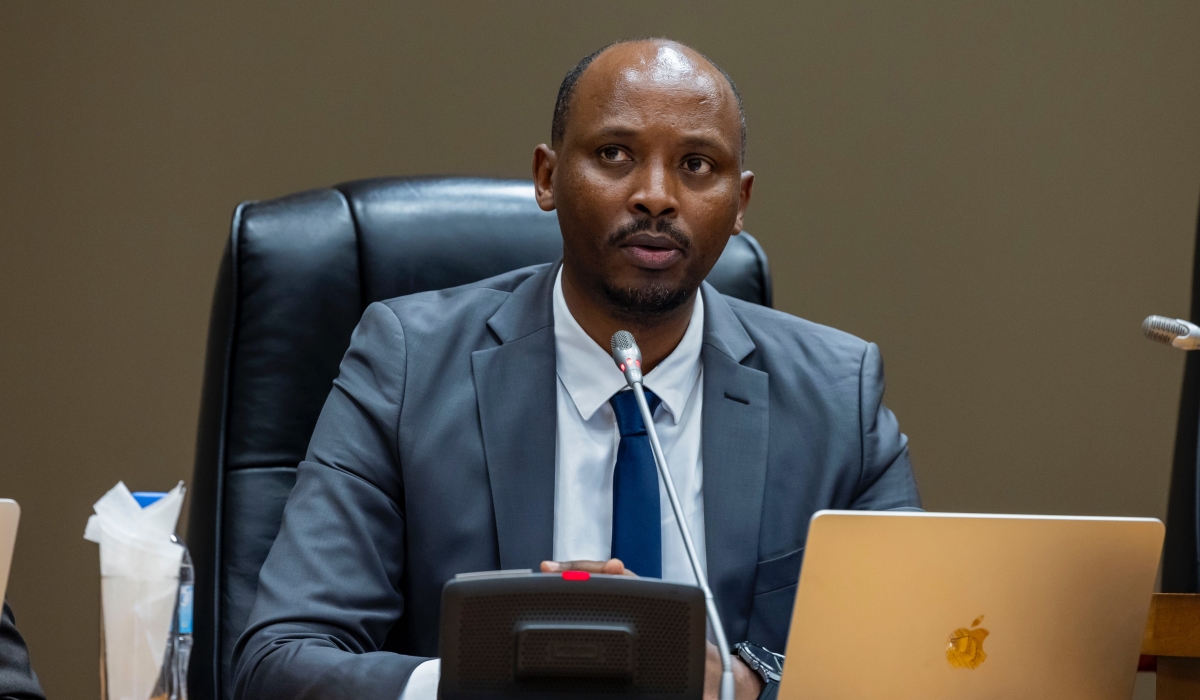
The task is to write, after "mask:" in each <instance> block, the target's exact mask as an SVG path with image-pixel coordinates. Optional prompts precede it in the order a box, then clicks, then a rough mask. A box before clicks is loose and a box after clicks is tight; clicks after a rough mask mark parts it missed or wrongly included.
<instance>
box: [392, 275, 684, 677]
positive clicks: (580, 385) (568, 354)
mask: <svg viewBox="0 0 1200 700" xmlns="http://www.w3.org/2000/svg"><path fill="white" fill-rule="evenodd" d="M703 341H704V299H703V297H702V296H701V295H700V294H698V293H697V294H696V302H695V305H694V306H693V308H692V318H691V321H690V322H689V323H688V328H687V331H686V332H685V333H684V334H683V339H682V340H680V341H679V345H677V346H676V347H675V350H674V351H672V352H671V354H670V355H668V356H667V357H666V359H664V360H663V361H662V362H660V363H658V365H656V366H655V367H654V369H653V370H652V371H651V372H649V373H648V374H646V376H645V378H644V379H643V382H642V383H643V385H644V386H645V387H646V388H647V389H649V390H650V391H653V392H654V393H655V394H657V395H658V397H659V398H660V399H662V403H661V404H660V405H659V407H658V409H657V410H656V411H655V412H654V427H655V428H656V429H657V431H658V439H659V441H660V442H661V443H662V448H663V454H664V456H665V457H666V458H667V466H668V467H669V468H670V470H671V477H672V479H673V480H674V481H675V491H676V494H677V495H678V496H679V503H680V506H682V508H683V515H684V518H686V519H687V524H688V527H689V528H690V529H691V531H692V541H693V542H694V543H695V545H696V553H697V555H698V556H699V558H700V568H701V570H703V571H705V572H707V567H706V562H705V554H704V469H703V463H702V461H701V458H702V455H701V449H700V447H701V444H700V420H701V414H702V413H703V408H704V406H703V403H704V368H703V366H702V365H701V362H700V349H701V347H702V346H703ZM554 352H555V364H556V367H557V370H558V398H557V412H558V413H557V418H558V424H557V430H556V442H555V451H554V555H553V556H554V559H555V560H556V561H570V560H573V559H591V560H595V561H604V560H606V559H608V558H609V557H610V556H611V552H612V511H613V507H612V505H613V504H612V498H613V497H612V493H613V471H614V470H615V468H616V465H617V446H618V445H619V444H620V442H621V436H620V434H619V433H618V432H617V417H616V414H615V413H614V412H613V409H612V405H611V404H609V403H608V400H609V399H610V398H612V396H613V394H615V393H617V392H618V391H621V390H622V389H624V388H625V387H626V386H627V385H626V383H625V376H624V375H623V374H622V373H621V371H620V370H619V369H617V365H616V363H614V362H613V359H612V355H610V354H609V351H608V349H607V348H605V347H601V346H600V345H598V344H596V341H594V340H592V339H591V337H590V336H588V334H587V333H585V332H584V330H583V328H582V327H581V326H580V325H579V323H578V322H577V321H576V320H575V317H574V316H572V315H571V310H570V309H568V308H567V301H566V298H565V297H563V291H562V268H559V270H558V277H557V278H556V279H555V281H554ZM658 495H659V514H660V516H661V524H662V559H663V561H662V575H663V580H664V581H670V582H674V583H695V582H696V579H695V577H694V576H693V575H692V567H691V565H690V564H689V563H688V558H687V551H686V549H685V548H684V546H683V538H682V537H680V535H679V526H678V525H676V524H675V514H674V512H673V511H672V510H671V502H670V500H668V498H667V490H666V488H665V487H664V486H663V484H662V480H661V479H660V480H659V484H658ZM440 675H441V661H440V660H438V659H433V660H431V661H426V662H425V663H423V664H421V665H420V666H418V667H417V668H416V670H414V671H413V673H412V675H411V676H410V677H409V679H408V683H407V684H406V685H405V687H404V691H403V692H402V693H401V694H400V700H435V699H436V698H437V686H438V680H439V679H440Z"/></svg>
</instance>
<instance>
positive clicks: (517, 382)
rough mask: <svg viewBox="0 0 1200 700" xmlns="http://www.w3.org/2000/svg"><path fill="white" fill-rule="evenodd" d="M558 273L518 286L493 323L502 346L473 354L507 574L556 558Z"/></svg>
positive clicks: (550, 268)
mask: <svg viewBox="0 0 1200 700" xmlns="http://www.w3.org/2000/svg"><path fill="white" fill-rule="evenodd" d="M557 270H558V265H556V264H555V265H547V266H545V267H544V268H543V269H542V270H539V271H538V272H537V273H535V274H534V275H533V276H531V277H530V278H529V279H527V280H525V282H523V283H521V284H520V285H519V286H518V287H517V288H516V289H515V290H514V291H513V293H512V295H511V296H510V297H509V299H508V301H506V302H504V304H502V305H501V306H500V308H499V309H497V311H496V313H495V314H493V315H492V317H491V318H490V319H488V326H489V327H490V328H491V329H492V332H493V333H495V334H496V337H497V338H498V339H499V340H500V343H501V344H500V345H498V346H497V347H494V348H489V349H486V350H477V351H475V352H473V353H471V367H472V370H473V372H474V379H475V394H476V397H477V400H478V402H479V420H480V423H481V424H482V426H483V446H484V455H485V457H486V459H487V469H488V477H489V479H490V481H491V489H492V508H493V509H494V511H495V516H496V537H497V540H498V542H499V548H500V567H501V568H503V569H526V568H532V569H535V570H536V569H537V567H538V564H539V563H540V562H541V561H542V560H544V559H550V558H551V557H552V556H553V553H554V450H555V430H556V427H557V410H556V402H557V390H556V382H557V378H556V374H555V352H554V312H553V307H552V305H551V304H552V297H551V293H552V291H553V288H554V277H555V274H556V272H557Z"/></svg>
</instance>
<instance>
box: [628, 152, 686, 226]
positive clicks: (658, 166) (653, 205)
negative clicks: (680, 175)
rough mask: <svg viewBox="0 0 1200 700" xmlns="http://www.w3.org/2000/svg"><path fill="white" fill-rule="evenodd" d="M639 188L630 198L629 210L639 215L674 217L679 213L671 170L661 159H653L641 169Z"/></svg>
mask: <svg viewBox="0 0 1200 700" xmlns="http://www.w3.org/2000/svg"><path fill="white" fill-rule="evenodd" d="M639 170H640V171H641V172H640V173H639V177H638V183H637V187H636V188H635V189H634V191H633V195H632V196H631V197H630V198H629V208H630V209H631V210H632V211H633V212H634V213H635V214H638V215H641V216H649V217H651V218H658V217H663V216H668V217H674V216H675V215H676V214H677V213H678V211H679V202H678V200H677V199H676V197H675V182H674V179H673V178H672V177H671V175H672V171H671V168H670V167H669V166H668V165H667V164H666V163H665V162H664V161H663V160H661V159H657V158H656V159H652V160H651V161H650V162H648V163H647V164H646V165H644V166H642V167H641V168H639Z"/></svg>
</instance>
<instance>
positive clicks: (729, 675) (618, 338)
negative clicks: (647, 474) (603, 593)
mask: <svg viewBox="0 0 1200 700" xmlns="http://www.w3.org/2000/svg"><path fill="white" fill-rule="evenodd" d="M610 344H611V348H612V357H613V360H614V361H615V362H616V363H617V367H618V368H620V370H621V372H622V373H624V374H625V382H626V383H627V384H629V388H630V389H632V390H633V394H634V396H635V397H636V398H637V404H638V409H639V411H640V412H641V414H642V423H644V424H645V425H646V434H647V435H648V436H649V437H650V448H651V450H652V451H653V452H654V464H655V466H657V467H658V475H659V478H661V479H662V482H663V486H665V487H666V490H667V499H668V500H669V501H671V510H672V511H673V512H674V513H675V522H676V523H678V524H679V535H680V536H681V537H682V538H683V547H684V549H685V550H687V556H688V563H690V564H691V565H692V574H693V575H694V576H695V577H696V583H697V584H699V586H700V590H701V591H703V592H704V608H705V610H706V611H707V612H708V622H709V624H710V625H712V630H713V636H714V637H716V644H717V650H718V651H719V652H720V655H721V694H720V698H721V700H734V698H733V694H734V686H733V660H732V657H731V656H730V651H729V642H728V641H727V640H726V639H725V628H724V627H723V626H722V625H721V616H720V615H719V614H718V613H717V603H716V601H715V600H714V599H713V594H712V589H710V588H709V587H708V579H707V578H705V576H704V572H703V571H702V570H701V569H700V559H699V557H697V556H696V545H695V544H693V543H692V533H691V531H690V530H688V526H687V523H686V522H684V519H683V508H682V507H681V506H680V505H679V496H678V495H676V493H675V481H674V480H673V479H672V478H671V472H670V470H668V469H667V458H666V457H664V456H663V451H662V445H661V444H659V442H658V431H657V430H655V429H654V417H653V416H651V415H650V406H649V404H647V403H646V394H645V392H644V391H643V390H642V351H641V350H640V349H639V348H638V345H637V341H635V340H634V339H633V334H632V333H630V332H629V331H617V332H616V333H614V334H613V337H612V341H611V343H610Z"/></svg>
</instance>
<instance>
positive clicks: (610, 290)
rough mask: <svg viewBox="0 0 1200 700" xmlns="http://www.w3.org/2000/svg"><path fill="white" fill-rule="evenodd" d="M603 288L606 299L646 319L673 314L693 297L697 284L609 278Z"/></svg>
mask: <svg viewBox="0 0 1200 700" xmlns="http://www.w3.org/2000/svg"><path fill="white" fill-rule="evenodd" d="M697 286H699V285H697ZM603 291H604V297H605V299H607V300H608V303H609V304H611V305H612V307H613V308H614V309H615V310H616V311H617V312H618V313H619V314H620V315H622V316H625V317H627V318H632V319H645V318H654V317H656V316H662V315H664V314H669V313H671V312H672V311H675V310H676V309H678V308H679V307H681V306H683V305H684V304H686V303H687V301H688V300H689V299H691V298H692V294H694V293H695V292H696V287H693V286H688V285H673V284H664V283H662V282H649V283H644V284H640V285H636V286H625V285H620V284H609V283H607V282H606V283H604V286H603Z"/></svg>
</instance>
